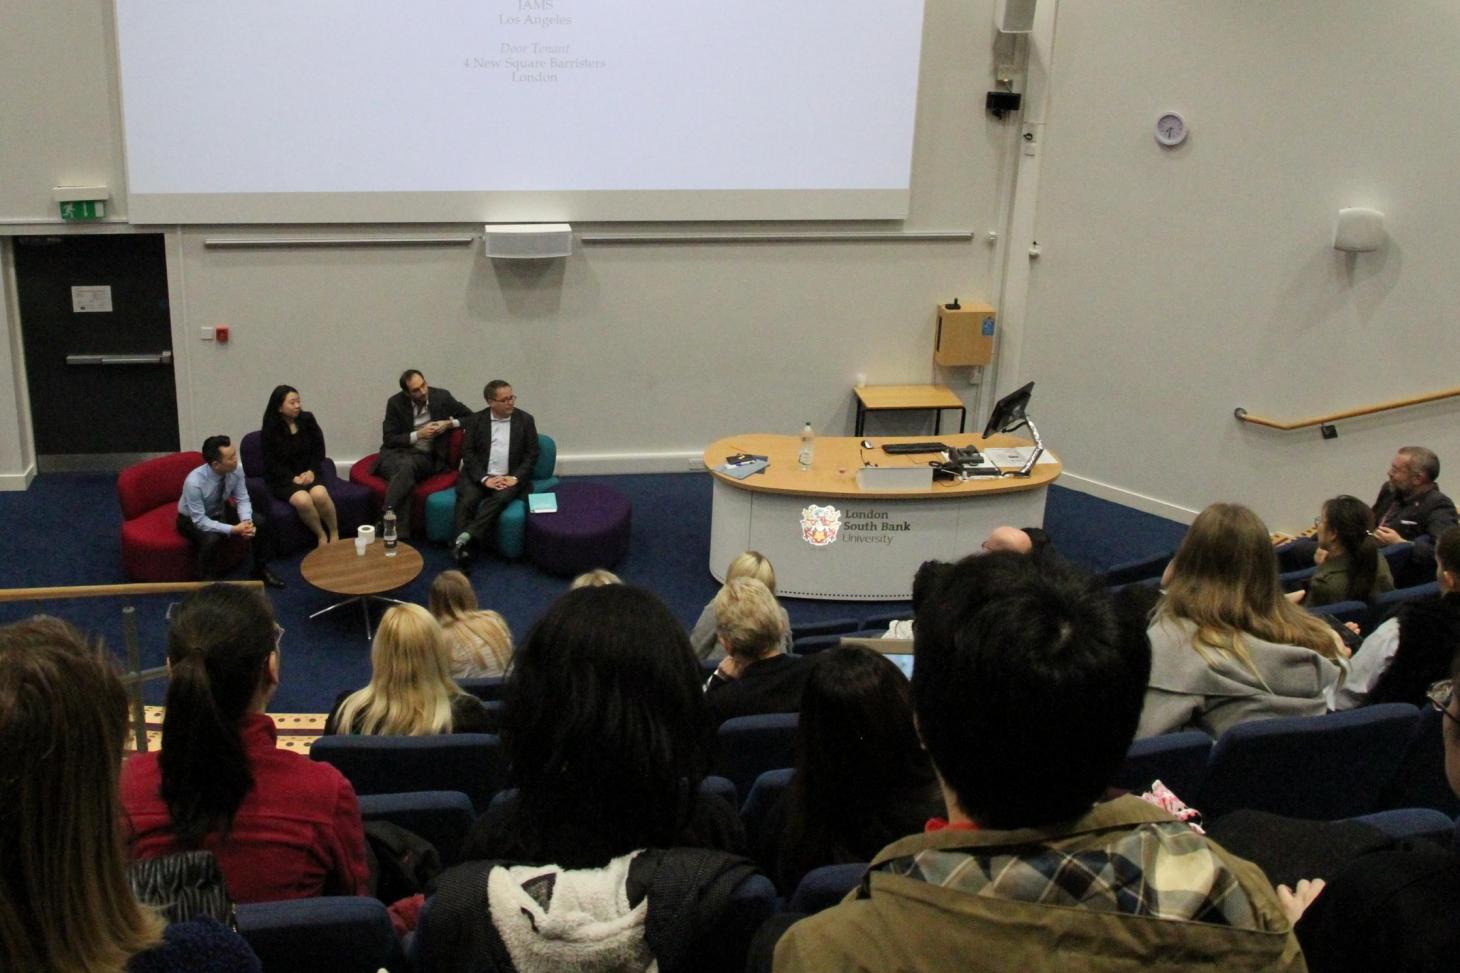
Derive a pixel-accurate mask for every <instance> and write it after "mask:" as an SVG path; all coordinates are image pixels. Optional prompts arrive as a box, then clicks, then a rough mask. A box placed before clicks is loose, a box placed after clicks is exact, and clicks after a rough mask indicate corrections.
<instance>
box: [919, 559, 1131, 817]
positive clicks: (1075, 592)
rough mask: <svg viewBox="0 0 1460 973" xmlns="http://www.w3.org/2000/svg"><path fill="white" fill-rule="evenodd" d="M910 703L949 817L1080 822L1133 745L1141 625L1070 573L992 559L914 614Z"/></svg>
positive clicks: (952, 576)
mask: <svg viewBox="0 0 1460 973" xmlns="http://www.w3.org/2000/svg"><path fill="white" fill-rule="evenodd" d="M916 621H917V625H916V628H915V642H914V650H913V651H914V656H915V663H914V666H913V707H914V710H915V711H916V713H917V717H918V726H919V729H920V731H921V733H922V737H923V742H924V744H925V745H926V747H927V749H928V754H929V756H931V757H932V760H933V764H934V766H935V767H936V768H937V770H938V774H939V776H940V777H941V778H942V781H943V784H944V788H945V793H947V795H948V796H949V800H950V802H956V808H955V807H953V806H951V805H950V808H949V812H950V814H956V813H959V812H961V813H962V814H963V815H966V816H967V817H969V818H971V819H972V820H974V821H976V822H977V823H979V824H981V825H983V826H985V827H991V828H1020V827H1037V826H1040V825H1046V824H1052V823H1054V822H1058V821H1064V820H1069V819H1072V818H1075V817H1078V816H1079V815H1081V814H1083V813H1084V812H1085V811H1086V810H1087V809H1088V808H1089V807H1090V805H1091V804H1093V803H1094V802H1095V801H1096V800H1097V799H1098V798H1099V797H1100V795H1101V794H1102V793H1103V792H1104V791H1105V789H1106V787H1107V786H1108V785H1109V783H1110V780H1111V778H1112V777H1114V776H1115V773H1116V771H1117V770H1118V769H1119V768H1120V765H1121V762H1122V761H1123V760H1124V758H1125V753H1126V750H1127V748H1128V747H1129V746H1130V742H1131V739H1132V738H1133V737H1134V736H1135V731H1136V724H1137V721H1138V720H1139V719H1140V715H1141V706H1142V703H1143V701H1144V699H1145V690H1146V682H1147V679H1148V677H1149V675H1150V668H1151V650H1150V643H1149V642H1148V641H1147V639H1146V634H1145V630H1144V627H1143V626H1141V625H1140V624H1139V623H1138V622H1137V621H1135V620H1132V619H1126V620H1124V621H1122V620H1121V619H1119V618H1118V617H1117V615H1116V612H1115V610H1114V608H1113V607H1112V604H1111V600H1110V596H1109V595H1108V594H1107V593H1106V592H1105V591H1104V590H1103V589H1101V588H1098V587H1097V586H1095V585H1093V584H1091V583H1090V581H1089V580H1088V579H1087V578H1085V577H1083V576H1081V575H1078V574H1076V573H1074V572H1073V571H1072V570H1070V569H1067V568H1063V567H1060V566H1057V565H1040V564H1036V563H1035V562H1034V561H1033V560H1031V559H1030V558H1027V557H1021V556H1019V555H1016V554H1011V553H1007V552H999V553H993V554H988V555H985V556H975V557H968V558H965V559H964V560H962V561H960V562H959V563H958V564H956V565H953V566H952V568H950V569H949V571H948V572H947V574H946V576H945V577H944V579H943V581H942V583H941V584H940V585H939V586H938V588H937V590H936V591H935V592H934V593H933V595H932V597H931V598H929V599H928V601H927V602H926V603H925V604H924V605H923V606H922V607H921V608H920V609H919V611H918V613H917V619H916Z"/></svg>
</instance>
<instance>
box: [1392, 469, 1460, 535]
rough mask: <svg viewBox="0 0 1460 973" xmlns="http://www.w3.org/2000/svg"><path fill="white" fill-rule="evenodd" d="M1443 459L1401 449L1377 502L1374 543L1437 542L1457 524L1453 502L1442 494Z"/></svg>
mask: <svg viewBox="0 0 1460 973" xmlns="http://www.w3.org/2000/svg"><path fill="white" fill-rule="evenodd" d="M1439 479H1440V458H1439V457H1438V456H1436V455H1435V454H1434V452H1433V451H1432V450H1428V449H1426V448H1425V447H1423V446H1401V447H1400V449H1399V452H1398V453H1396V454H1395V455H1394V460H1393V462H1391V463H1390V464H1389V477H1388V480H1387V481H1385V483H1384V485H1383V486H1382V487H1380V488H1379V496H1378V498H1377V499H1375V500H1374V520H1375V523H1376V524H1377V526H1376V527H1375V528H1374V539H1375V540H1377V541H1378V542H1379V543H1380V544H1397V543H1399V542H1400V541H1412V540H1416V539H1418V538H1420V537H1429V538H1436V537H1439V536H1440V535H1441V534H1443V533H1444V532H1445V531H1447V530H1449V529H1450V528H1451V527H1454V526H1455V525H1456V523H1457V518H1456V514H1455V504H1454V502H1453V501H1452V500H1451V499H1450V498H1449V497H1447V496H1445V495H1444V494H1443V493H1441V492H1440V484H1439V482H1438V481H1439Z"/></svg>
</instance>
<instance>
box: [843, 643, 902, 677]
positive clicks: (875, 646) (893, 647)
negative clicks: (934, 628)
mask: <svg viewBox="0 0 1460 973" xmlns="http://www.w3.org/2000/svg"><path fill="white" fill-rule="evenodd" d="M841 644H842V645H860V646H862V647H863V648H867V649H871V650H872V651H873V652H881V653H882V654H883V655H885V656H887V658H889V659H891V660H892V661H893V662H895V663H896V664H897V667H898V668H899V669H901V670H902V674H903V675H904V676H907V677H908V678H909V679H911V678H912V671H913V640H912V639H868V638H851V637H847V638H843V639H842V642H841Z"/></svg>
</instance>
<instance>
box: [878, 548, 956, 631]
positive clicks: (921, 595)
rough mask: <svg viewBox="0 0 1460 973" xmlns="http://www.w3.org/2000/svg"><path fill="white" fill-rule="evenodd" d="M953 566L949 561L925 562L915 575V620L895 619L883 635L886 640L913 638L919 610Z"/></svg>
mask: <svg viewBox="0 0 1460 973" xmlns="http://www.w3.org/2000/svg"><path fill="white" fill-rule="evenodd" d="M952 566H953V565H952V564H950V563H949V562H947V561H924V562H923V563H922V564H920V565H918V570H917V573H916V574H914V575H913V583H912V610H913V616H914V617H913V618H897V619H893V620H892V621H891V622H889V623H888V625H887V631H886V632H884V633H882V637H883V638H885V639H910V638H912V637H913V623H914V622H915V621H917V618H916V616H917V613H918V608H919V606H921V605H922V604H923V602H925V601H927V598H928V595H929V594H930V593H932V591H933V589H934V588H936V587H937V586H938V583H939V582H940V581H941V580H942V578H943V575H944V574H946V573H947V571H948V569H949V568H950V567H952Z"/></svg>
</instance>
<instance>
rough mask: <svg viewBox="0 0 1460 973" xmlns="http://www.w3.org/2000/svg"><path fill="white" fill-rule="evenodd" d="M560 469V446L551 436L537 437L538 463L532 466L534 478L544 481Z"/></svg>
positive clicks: (539, 435) (540, 435)
mask: <svg viewBox="0 0 1460 973" xmlns="http://www.w3.org/2000/svg"><path fill="white" fill-rule="evenodd" d="M557 468H558V444H557V442H556V441H555V440H554V439H553V437H551V436H544V435H542V434H541V433H539V434H538V437H537V462H536V463H533V464H532V478H533V479H534V480H538V481H542V480H546V479H547V478H548V477H550V476H552V475H553V471H554V470H556V469H557Z"/></svg>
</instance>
